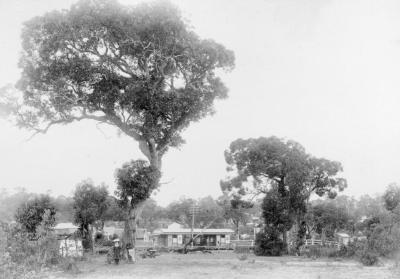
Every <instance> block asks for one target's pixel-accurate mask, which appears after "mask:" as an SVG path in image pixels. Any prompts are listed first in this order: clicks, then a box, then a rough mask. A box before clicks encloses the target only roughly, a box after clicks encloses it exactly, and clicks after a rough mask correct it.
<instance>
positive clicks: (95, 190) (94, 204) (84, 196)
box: [73, 180, 108, 230]
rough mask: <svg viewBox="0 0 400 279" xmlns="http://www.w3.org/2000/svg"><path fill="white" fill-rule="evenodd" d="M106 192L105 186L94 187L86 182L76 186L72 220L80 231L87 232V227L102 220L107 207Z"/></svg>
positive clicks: (88, 181)
mask: <svg viewBox="0 0 400 279" xmlns="http://www.w3.org/2000/svg"><path fill="white" fill-rule="evenodd" d="M107 198H108V191H107V187H106V186H105V185H101V186H97V187H96V186H94V185H93V182H92V181H90V180H86V181H83V182H81V183H80V184H78V185H77V186H76V189H75V192H74V204H73V208H74V220H75V223H77V224H79V226H80V227H81V229H83V230H88V228H89V225H90V224H93V223H94V222H95V221H97V220H100V219H103V218H104V213H105V212H106V210H107V207H108V200H107Z"/></svg>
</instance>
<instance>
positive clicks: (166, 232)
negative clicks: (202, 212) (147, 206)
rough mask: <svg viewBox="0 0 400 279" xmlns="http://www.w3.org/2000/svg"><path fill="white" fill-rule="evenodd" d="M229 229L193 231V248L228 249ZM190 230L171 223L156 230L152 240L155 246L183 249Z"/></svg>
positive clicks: (196, 229) (187, 240)
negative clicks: (164, 227)
mask: <svg viewBox="0 0 400 279" xmlns="http://www.w3.org/2000/svg"><path fill="white" fill-rule="evenodd" d="M233 233H234V231H233V230H231V229H199V228H194V229H193V236H194V237H196V236H197V237H196V238H195V240H194V243H193V244H194V246H207V247H220V248H226V247H229V244H230V239H231V235H232V234H233ZM191 235H192V229H190V228H183V227H182V226H181V225H180V224H177V223H173V224H171V225H169V226H168V228H166V229H157V230H155V231H154V232H153V234H152V238H153V242H154V245H155V246H158V247H168V248H179V247H183V246H184V245H185V244H186V243H188V242H189V241H190V239H191Z"/></svg>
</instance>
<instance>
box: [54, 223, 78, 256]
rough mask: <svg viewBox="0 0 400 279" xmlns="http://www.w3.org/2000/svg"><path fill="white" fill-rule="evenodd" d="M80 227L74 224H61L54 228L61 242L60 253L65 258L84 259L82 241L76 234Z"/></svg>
mask: <svg viewBox="0 0 400 279" xmlns="http://www.w3.org/2000/svg"><path fill="white" fill-rule="evenodd" d="M78 229H79V227H78V226H75V225H74V224H72V223H59V224H57V225H56V226H55V227H54V232H55V234H56V235H57V239H58V242H59V253H60V255H61V256H63V257H82V256H83V246H82V239H81V238H80V237H79V235H78V234H77V233H76V232H78Z"/></svg>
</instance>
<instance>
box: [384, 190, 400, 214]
mask: <svg viewBox="0 0 400 279" xmlns="http://www.w3.org/2000/svg"><path fill="white" fill-rule="evenodd" d="M383 200H384V202H385V208H386V209H387V210H389V211H390V212H392V213H393V212H394V211H395V210H396V209H397V208H398V206H399V204H400V186H399V185H397V184H396V183H392V184H390V185H389V186H388V188H387V189H386V191H385V193H384V194H383Z"/></svg>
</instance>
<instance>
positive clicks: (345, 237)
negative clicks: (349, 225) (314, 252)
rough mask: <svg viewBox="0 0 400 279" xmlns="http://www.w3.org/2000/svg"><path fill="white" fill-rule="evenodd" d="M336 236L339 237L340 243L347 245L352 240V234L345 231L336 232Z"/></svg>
mask: <svg viewBox="0 0 400 279" xmlns="http://www.w3.org/2000/svg"><path fill="white" fill-rule="evenodd" d="M335 238H336V239H337V241H338V243H339V245H344V246H347V245H348V244H349V242H350V235H348V234H347V233H344V232H339V233H336V234H335Z"/></svg>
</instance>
